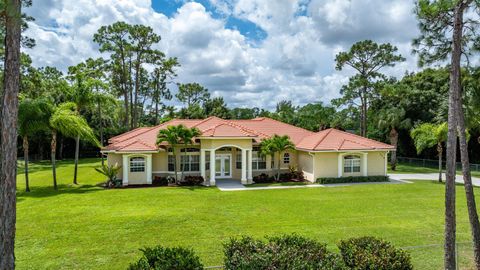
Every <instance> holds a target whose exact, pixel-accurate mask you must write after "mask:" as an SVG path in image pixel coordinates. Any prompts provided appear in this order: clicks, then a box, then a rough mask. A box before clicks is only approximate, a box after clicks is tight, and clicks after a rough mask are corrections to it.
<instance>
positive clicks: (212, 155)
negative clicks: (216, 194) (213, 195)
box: [210, 149, 216, 186]
mask: <svg viewBox="0 0 480 270" xmlns="http://www.w3.org/2000/svg"><path fill="white" fill-rule="evenodd" d="M215 163H216V162H215V149H212V150H210V186H215Z"/></svg>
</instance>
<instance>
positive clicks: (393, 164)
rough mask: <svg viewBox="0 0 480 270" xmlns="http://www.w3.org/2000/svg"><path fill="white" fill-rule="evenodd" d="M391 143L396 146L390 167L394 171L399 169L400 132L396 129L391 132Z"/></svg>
mask: <svg viewBox="0 0 480 270" xmlns="http://www.w3.org/2000/svg"><path fill="white" fill-rule="evenodd" d="M390 143H391V144H392V145H393V146H395V150H393V151H392V155H391V156H390V167H391V168H392V171H395V170H396V169H397V145H398V131H397V130H396V129H395V128H392V130H390Z"/></svg>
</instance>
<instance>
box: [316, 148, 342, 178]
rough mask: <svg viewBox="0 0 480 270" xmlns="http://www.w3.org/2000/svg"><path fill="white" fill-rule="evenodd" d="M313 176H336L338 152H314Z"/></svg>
mask: <svg viewBox="0 0 480 270" xmlns="http://www.w3.org/2000/svg"><path fill="white" fill-rule="evenodd" d="M314 155H315V158H314V161H313V164H314V177H315V180H317V178H319V177H337V176H338V153H332V152H330V153H328V152H326V153H315V154H314Z"/></svg>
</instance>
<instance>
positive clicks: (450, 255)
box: [444, 3, 464, 270]
mask: <svg viewBox="0 0 480 270" xmlns="http://www.w3.org/2000/svg"><path fill="white" fill-rule="evenodd" d="M463 10H464V8H463V3H459V4H457V5H456V7H455V10H454V19H453V23H454V25H453V36H452V59H451V67H450V90H449V98H448V139H447V153H446V155H447V171H446V172H447V173H446V175H447V177H446V180H445V181H446V183H445V257H444V263H445V269H446V270H455V269H456V258H455V249H456V247H455V245H456V235H455V234H456V217H455V174H456V166H455V165H456V164H455V163H456V154H457V116H458V114H457V112H456V111H457V109H458V106H457V104H458V102H459V93H460V61H461V55H462V47H461V46H462V44H461V41H462V28H463Z"/></svg>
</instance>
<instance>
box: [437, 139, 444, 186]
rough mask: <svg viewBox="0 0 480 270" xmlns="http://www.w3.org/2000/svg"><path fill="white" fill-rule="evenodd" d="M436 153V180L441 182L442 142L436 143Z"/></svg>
mask: <svg viewBox="0 0 480 270" xmlns="http://www.w3.org/2000/svg"><path fill="white" fill-rule="evenodd" d="M437 153H438V182H440V183H442V173H443V166H442V162H443V161H442V156H443V147H442V143H441V142H438V144H437Z"/></svg>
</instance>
